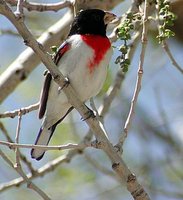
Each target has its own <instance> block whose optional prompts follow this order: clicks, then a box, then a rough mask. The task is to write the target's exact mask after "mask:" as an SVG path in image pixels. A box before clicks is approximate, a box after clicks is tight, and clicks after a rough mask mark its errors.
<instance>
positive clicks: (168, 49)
mask: <svg viewBox="0 0 183 200" xmlns="http://www.w3.org/2000/svg"><path fill="white" fill-rule="evenodd" d="M162 46H163V48H164V50H165V52H166V53H167V55H168V57H169V58H170V60H171V62H172V65H173V66H175V68H176V69H177V70H179V72H180V73H181V74H183V69H182V68H181V67H180V65H179V64H178V63H177V61H176V60H175V58H174V57H173V55H172V53H171V51H170V48H169V46H168V44H167V42H166V41H163V43H162Z"/></svg>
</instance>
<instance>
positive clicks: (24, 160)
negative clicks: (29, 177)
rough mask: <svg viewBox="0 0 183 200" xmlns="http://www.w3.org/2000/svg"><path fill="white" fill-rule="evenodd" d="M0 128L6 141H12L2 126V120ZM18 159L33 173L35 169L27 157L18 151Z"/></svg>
mask: <svg viewBox="0 0 183 200" xmlns="http://www.w3.org/2000/svg"><path fill="white" fill-rule="evenodd" d="M0 129H1V131H2V132H3V134H4V136H5V137H6V139H7V141H8V142H9V143H14V142H13V140H12V139H11V137H10V136H9V134H8V131H7V130H6V128H5V127H4V125H3V123H2V122H0ZM20 159H21V160H22V161H23V162H24V163H25V164H26V165H27V167H28V168H29V170H30V171H31V173H32V174H34V173H35V169H34V168H33V167H32V164H31V162H30V161H28V159H27V158H26V157H25V156H24V155H23V154H22V153H21V152H20Z"/></svg>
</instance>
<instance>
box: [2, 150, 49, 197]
mask: <svg viewBox="0 0 183 200" xmlns="http://www.w3.org/2000/svg"><path fill="white" fill-rule="evenodd" d="M0 156H1V157H2V158H3V160H5V161H6V163H8V165H9V166H11V167H12V168H13V169H15V170H16V172H17V173H18V174H19V175H20V176H25V177H24V179H26V182H28V183H29V184H28V187H31V188H33V189H34V190H35V191H36V192H37V193H38V194H39V195H40V196H41V197H42V198H43V199H45V200H50V198H49V197H48V196H47V195H46V194H45V193H44V192H43V191H42V190H41V189H40V188H38V187H37V186H36V185H35V184H34V183H32V182H31V181H30V180H29V179H28V177H27V176H26V175H23V174H22V172H20V171H19V170H17V168H16V167H14V165H13V163H12V162H11V160H10V159H9V158H8V157H7V156H6V155H5V154H4V153H3V151H2V150H1V149H0ZM0 190H1V187H0Z"/></svg>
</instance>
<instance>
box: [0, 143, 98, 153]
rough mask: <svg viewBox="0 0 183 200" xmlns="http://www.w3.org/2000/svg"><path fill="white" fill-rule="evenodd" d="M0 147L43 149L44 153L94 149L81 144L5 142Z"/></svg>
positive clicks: (86, 144) (90, 145)
mask: <svg viewBox="0 0 183 200" xmlns="http://www.w3.org/2000/svg"><path fill="white" fill-rule="evenodd" d="M0 145H3V146H7V147H9V148H10V149H16V148H24V149H32V148H33V149H43V150H45V151H50V150H59V151H62V150H70V149H82V148H86V147H94V146H93V145H92V144H91V143H81V144H71V143H69V144H65V145H59V146H46V145H33V144H19V143H11V142H5V141H0Z"/></svg>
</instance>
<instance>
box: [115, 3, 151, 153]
mask: <svg viewBox="0 0 183 200" xmlns="http://www.w3.org/2000/svg"><path fill="white" fill-rule="evenodd" d="M148 7H149V2H148V0H146V1H145V5H144V16H143V23H142V26H143V30H142V38H141V43H142V48H141V53H140V60H139V67H138V73H137V80H136V85H135V90H134V94H133V97H132V100H131V105H130V111H129V113H128V117H127V119H126V122H125V126H124V133H123V134H122V135H121V137H120V138H119V142H118V144H117V145H116V147H117V148H119V151H122V149H121V147H122V145H123V143H124V141H125V139H126V138H127V135H128V130H129V127H130V124H131V121H132V118H133V115H134V112H135V106H136V104H137V99H138V96H139V92H140V89H141V84H142V76H143V65H144V58H145V50H146V46H147V30H148V27H147V22H148V21H147V20H148Z"/></svg>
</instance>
